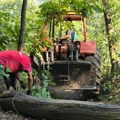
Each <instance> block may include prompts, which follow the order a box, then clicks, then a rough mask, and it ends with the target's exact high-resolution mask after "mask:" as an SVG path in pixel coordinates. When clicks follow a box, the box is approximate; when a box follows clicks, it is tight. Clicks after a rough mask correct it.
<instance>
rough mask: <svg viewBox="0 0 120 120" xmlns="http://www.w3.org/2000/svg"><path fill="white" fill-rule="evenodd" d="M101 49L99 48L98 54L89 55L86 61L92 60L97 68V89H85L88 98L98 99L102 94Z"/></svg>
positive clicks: (84, 92)
mask: <svg viewBox="0 0 120 120" xmlns="http://www.w3.org/2000/svg"><path fill="white" fill-rule="evenodd" d="M100 58H101V56H100V51H99V50H98V49H97V51H96V54H95V55H93V56H87V57H86V58H85V61H88V62H91V63H92V65H93V66H94V67H95V68H96V89H95V90H84V91H83V94H84V96H85V98H86V99H94V98H95V99H97V98H98V96H99V94H100V83H101V75H100V73H101V72H100V66H101V61H100Z"/></svg>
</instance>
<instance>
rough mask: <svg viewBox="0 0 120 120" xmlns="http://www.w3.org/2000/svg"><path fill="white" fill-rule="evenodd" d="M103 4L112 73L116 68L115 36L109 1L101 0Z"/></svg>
mask: <svg viewBox="0 0 120 120" xmlns="http://www.w3.org/2000/svg"><path fill="white" fill-rule="evenodd" d="M102 2H103V5H104V18H105V25H106V34H107V39H108V45H109V55H110V62H111V73H112V75H114V72H115V68H116V60H115V58H114V55H115V54H116V53H115V41H116V40H115V37H114V34H113V32H114V30H113V25H112V16H111V12H110V1H109V0H102Z"/></svg>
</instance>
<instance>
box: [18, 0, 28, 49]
mask: <svg viewBox="0 0 120 120" xmlns="http://www.w3.org/2000/svg"><path fill="white" fill-rule="evenodd" d="M26 7H27V0H23V4H22V10H21V27H20V34H19V40H18V50H19V51H23V44H24V34H25V26H26Z"/></svg>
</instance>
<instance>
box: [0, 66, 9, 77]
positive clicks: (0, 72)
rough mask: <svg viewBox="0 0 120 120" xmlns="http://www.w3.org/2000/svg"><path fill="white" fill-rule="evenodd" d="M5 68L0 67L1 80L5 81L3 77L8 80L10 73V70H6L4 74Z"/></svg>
mask: <svg viewBox="0 0 120 120" xmlns="http://www.w3.org/2000/svg"><path fill="white" fill-rule="evenodd" d="M4 68H5V67H4V66H3V65H0V79H4V78H3V76H5V77H6V78H8V77H9V74H8V72H10V69H9V68H6V72H4Z"/></svg>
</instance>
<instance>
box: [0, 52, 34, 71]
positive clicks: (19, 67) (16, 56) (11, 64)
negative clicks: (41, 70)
mask: <svg viewBox="0 0 120 120" xmlns="http://www.w3.org/2000/svg"><path fill="white" fill-rule="evenodd" d="M0 64H1V65H4V66H6V67H8V68H10V72H17V71H24V70H25V71H32V67H31V62H30V58H29V57H28V56H27V55H26V54H23V53H21V52H19V51H16V50H5V51H1V52H0Z"/></svg>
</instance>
